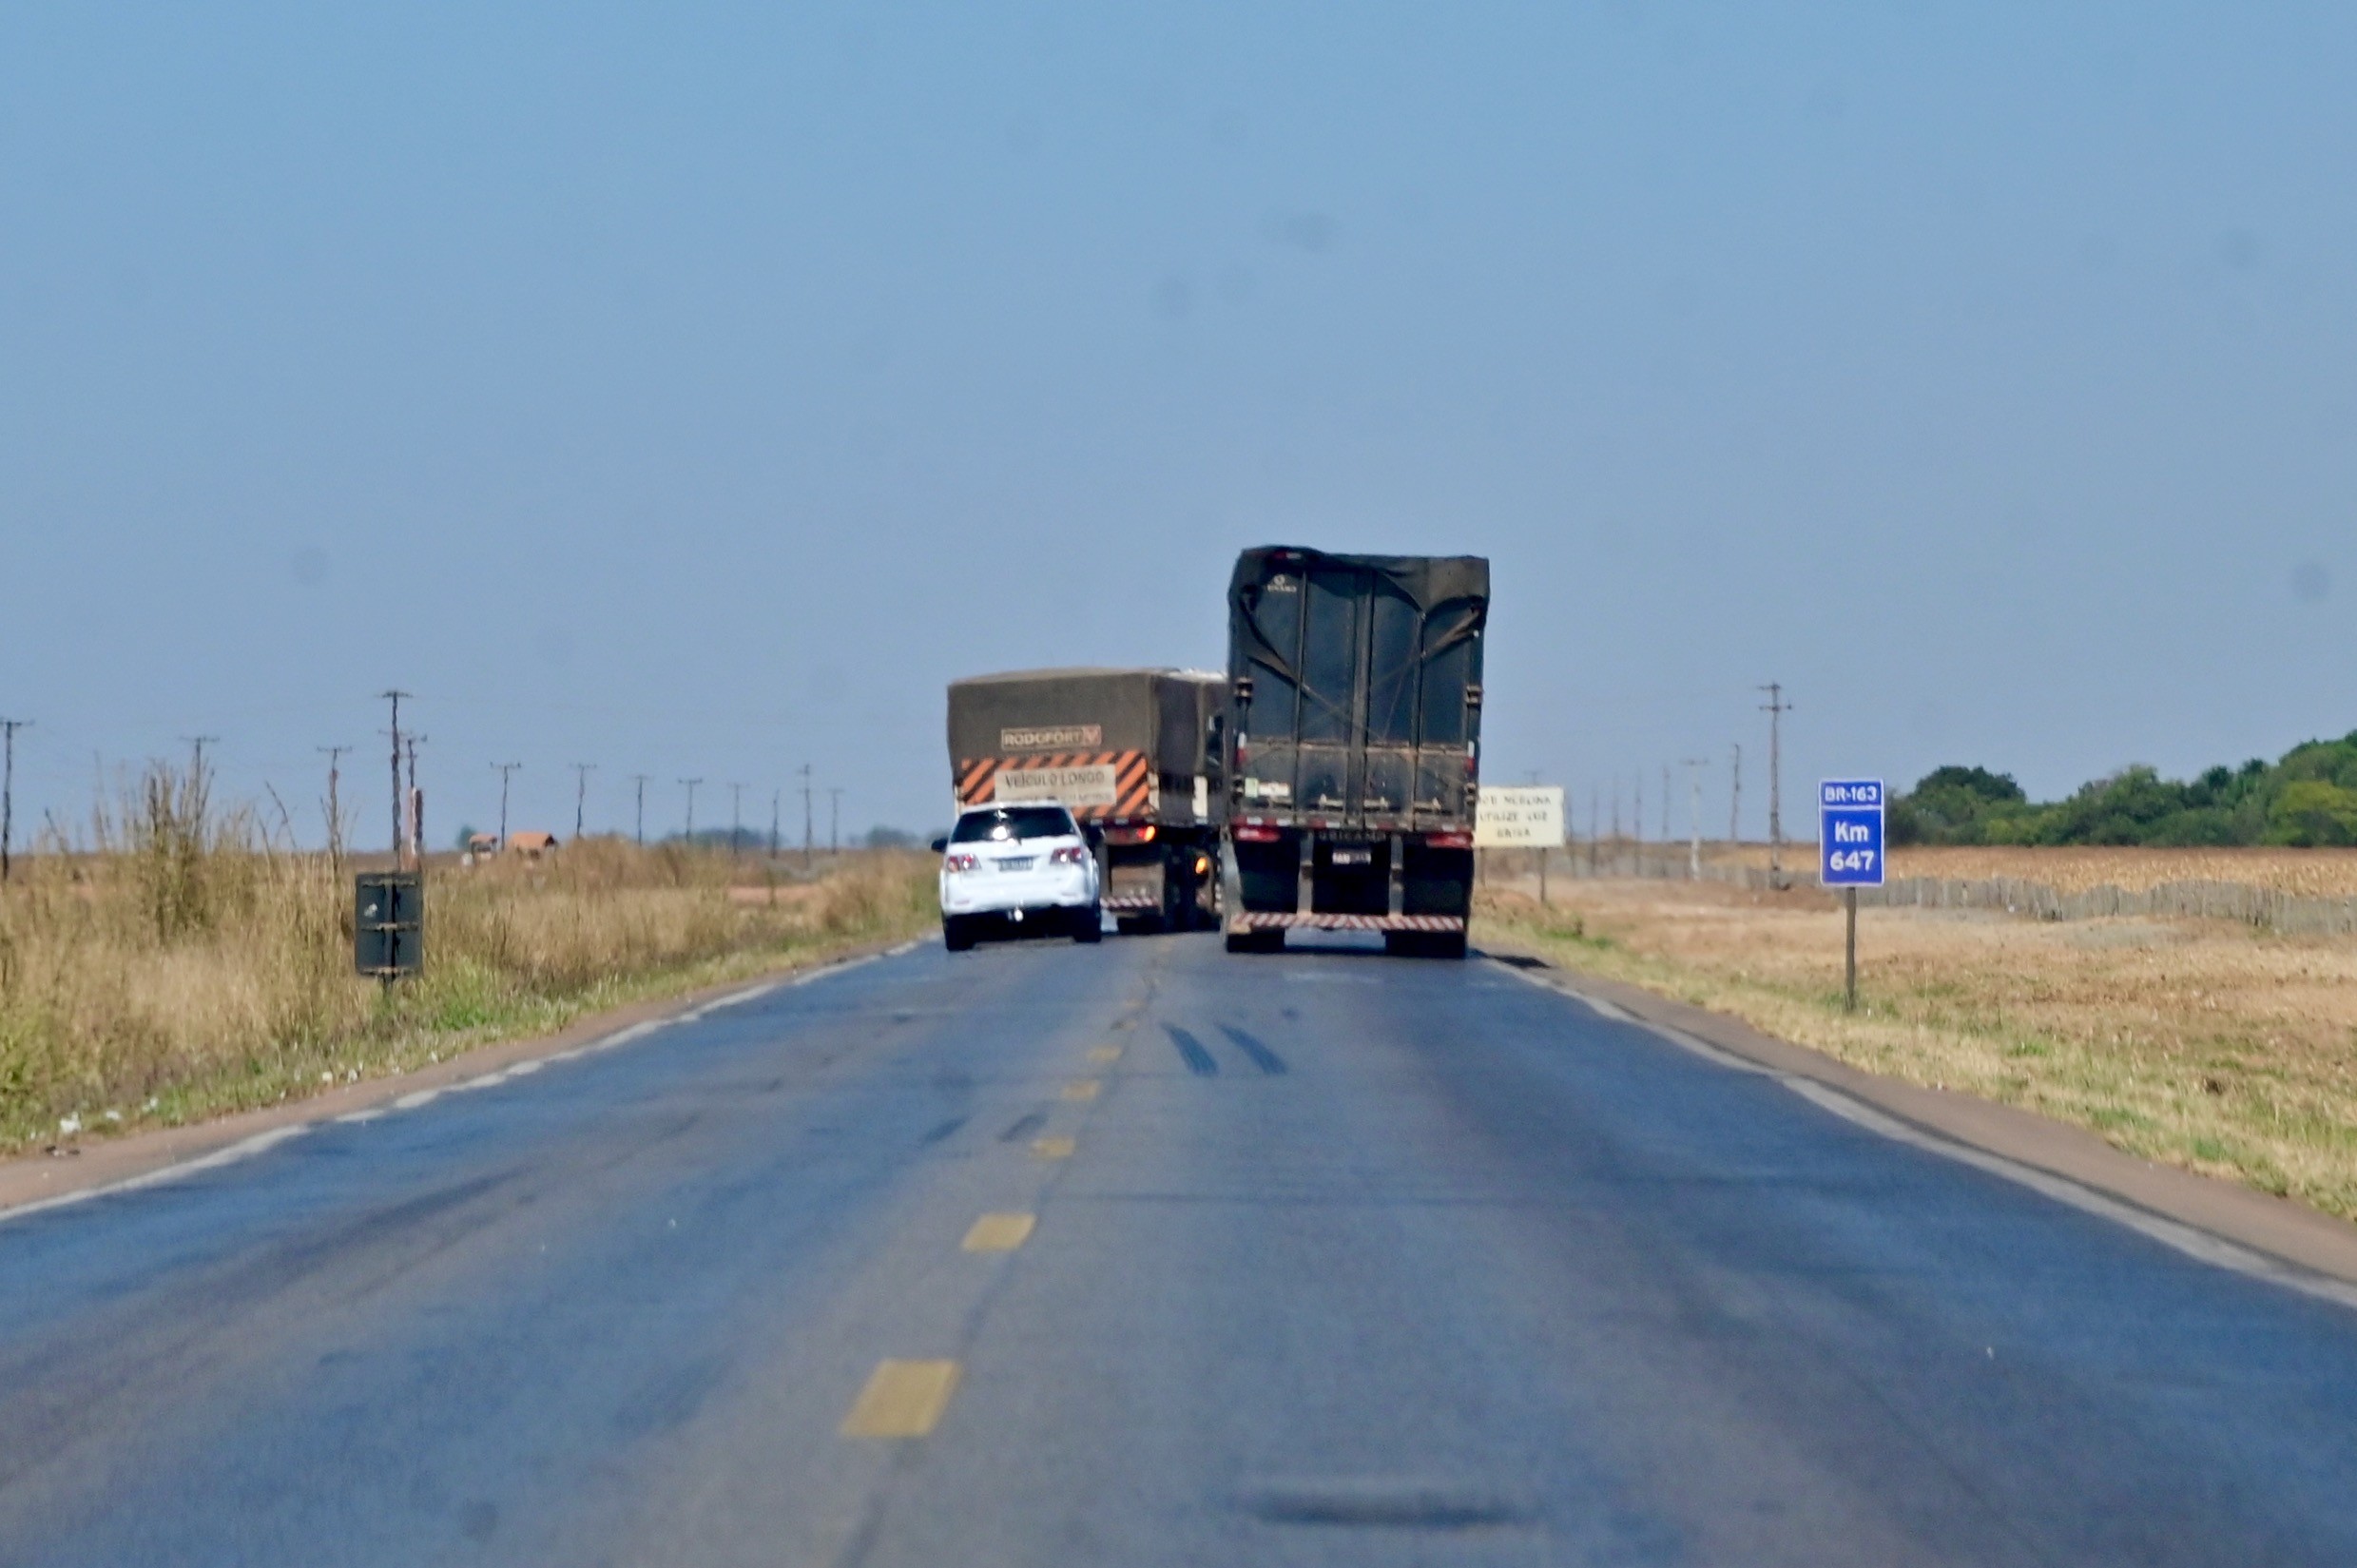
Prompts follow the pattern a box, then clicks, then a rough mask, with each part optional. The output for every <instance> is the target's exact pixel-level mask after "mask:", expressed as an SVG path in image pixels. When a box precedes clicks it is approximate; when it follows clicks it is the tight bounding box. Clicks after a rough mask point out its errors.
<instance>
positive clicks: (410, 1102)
mask: <svg viewBox="0 0 2357 1568" xmlns="http://www.w3.org/2000/svg"><path fill="white" fill-rule="evenodd" d="M917 945H918V944H917V943H916V942H913V941H912V942H903V943H902V944H901V945H900V946H898V947H895V948H891V949H888V950H886V951H885V952H882V953H866V954H862V955H860V957H859V958H845V959H843V960H841V961H840V962H839V963H830V964H825V965H822V966H821V967H820V968H817V969H813V970H811V971H810V972H809V973H808V974H804V975H795V976H791V977H788V978H783V979H776V980H770V981H767V982H766V983H764V984H761V985H754V986H747V987H746V988H745V989H744V990H743V991H735V992H731V993H729V995H727V996H725V997H721V998H720V999H719V1000H718V1001H710V1002H705V1004H704V1005H703V1006H701V1007H697V1008H692V1009H690V1010H688V1011H687V1012H685V1013H676V1014H672V1015H670V1016H666V1017H660V1018H647V1019H645V1020H644V1021H642V1022H639V1023H634V1024H630V1025H628V1027H626V1028H622V1029H617V1030H615V1031H614V1032H613V1033H612V1034H610V1035H601V1036H598V1037H597V1038H596V1039H593V1040H590V1041H589V1042H587V1043H586V1044H582V1045H576V1046H574V1047H573V1048H572V1049H570V1050H569V1051H558V1052H554V1053H552V1054H551V1055H546V1056H530V1057H527V1058H525V1059H524V1060H522V1061H519V1062H513V1063H511V1064H510V1065H508V1066H506V1067H504V1068H501V1069H500V1070H499V1071H497V1072H495V1073H486V1074H482V1075H481V1076H479V1077H473V1078H466V1079H462V1080H460V1081H459V1082H457V1083H449V1084H443V1085H441V1086H439V1087H437V1088H434V1089H418V1090H413V1091H411V1092H410V1093H409V1094H403V1095H401V1096H400V1097H398V1098H397V1099H394V1100H392V1101H389V1102H387V1103H383V1104H379V1105H373V1106H369V1107H367V1108H366V1109H364V1110H360V1111H351V1112H346V1113H344V1114H342V1115H340V1116H329V1117H325V1118H323V1119H322V1120H315V1121H299V1122H290V1123H288V1124H287V1125H286V1126H284V1127H273V1128H270V1129H269V1130H267V1131H266V1132H257V1133H255V1134H254V1135H253V1136H252V1137H248V1138H240V1139H239V1140H238V1141H237V1142H235V1143H231V1144H224V1145H222V1147H221V1148H219V1149H215V1150H213V1151H211V1152H207V1153H203V1154H199V1155H197V1156H195V1157H194V1158H192V1159H185V1160H181V1161H179V1162H177V1163H175V1164H172V1165H164V1166H158V1167H157V1168H156V1169H155V1170H153V1171H142V1172H141V1173H140V1174H138V1175H136V1176H126V1177H125V1178H123V1180H121V1181H111V1182H107V1183H105V1184H104V1185H102V1186H98V1187H86V1188H84V1189H82V1190H81V1191H78V1192H61V1193H59V1194H58V1195H57V1196H56V1197H53V1198H37V1199H35V1200H34V1201H33V1202H31V1203H20V1204H18V1205H17V1206H16V1207H15V1208H13V1209H0V1225H6V1224H8V1223H9V1222H10V1221H11V1220H21V1219H27V1218H29V1217H31V1216H32V1215H34V1214H44V1213H47V1212H48V1211H49V1210H53V1209H65V1208H68V1207H69V1206H71V1205H73V1204H77V1203H88V1202H89V1201H91V1200H92V1199H93V1198H104V1197H111V1196H113V1195H115V1194H116V1193H120V1192H136V1191H139V1190H140V1189H142V1188H145V1187H161V1186H163V1185H164V1183H166V1182H173V1181H178V1180H180V1179H181V1178H183V1177H184V1176H195V1175H202V1174H203V1172H205V1171H218V1170H220V1169H221V1168H222V1166H225V1165H235V1164H237V1163H238V1162H239V1161H240V1160H246V1159H251V1158H253V1157H254V1156H255V1155H257V1154H261V1153H266V1152H269V1151H270V1150H273V1149H276V1148H277V1147H278V1146H279V1145H280V1144H282V1143H284V1142H286V1141H287V1140H288V1139H290V1138H298V1137H300V1136H301V1135H302V1134H303V1133H305V1132H310V1131H311V1130H312V1129H313V1128H315V1127H319V1126H322V1125H325V1124H326V1123H329V1122H332V1123H335V1124H336V1125H338V1126H342V1127H359V1126H364V1125H366V1124H367V1123H369V1122H373V1121H377V1120H380V1119H381V1118H383V1117H385V1116H388V1115H390V1114H392V1113H395V1112H398V1111H415V1110H417V1109H419V1108H420V1107H422V1106H427V1105H431V1104H433V1103H434V1102H435V1100H437V1099H440V1098H441V1097H442V1096H443V1095H444V1094H459V1093H463V1092H464V1091H466V1090H469V1089H489V1088H491V1087H493V1085H495V1084H502V1083H505V1082H507V1081H508V1080H509V1079H511V1078H521V1077H525V1076H528V1075H529V1074H533V1073H537V1072H539V1071H540V1070H541V1069H542V1068H544V1067H548V1066H551V1065H552V1064H554V1063H557V1062H567V1061H571V1060H573V1059H575V1058H576V1057H580V1056H588V1055H595V1054H597V1053H598V1052H602V1051H611V1050H613V1049H614V1048H615V1047H616V1046H622V1045H628V1044H629V1043H630V1042H631V1041H633V1040H642V1039H645V1038H646V1037H647V1036H649V1035H651V1034H653V1033H655V1031H657V1030H659V1029H667V1028H669V1027H670V1026H671V1025H673V1024H675V1023H693V1022H695V1021H696V1020H697V1019H698V1018H701V1017H703V1016H705V1014H707V1013H710V1012H713V1011H714V1010H716V1009H719V1008H723V1007H735V1006H737V1005H739V1004H740V1003H744V1002H749V1001H752V1000H754V999H756V998H757V997H766V996H768V995H769V994H770V993H771V992H774V991H782V990H784V989H786V988H788V987H790V986H798V985H808V984H810V983H811V982H812V981H814V980H822V979H826V978H830V977H832V976H836V975H840V974H843V973H845V972H846V971H849V970H853V969H857V968H859V967H860V965H861V964H866V963H874V962H875V961H876V960H877V959H878V958H898V957H899V956H900V955H902V954H904V953H907V952H910V951H911V950H913V949H914V948H916V946H917Z"/></svg>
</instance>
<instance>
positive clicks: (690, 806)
mask: <svg viewBox="0 0 2357 1568" xmlns="http://www.w3.org/2000/svg"><path fill="white" fill-rule="evenodd" d="M703 782H704V781H703V780H702V779H682V780H680V783H681V784H686V786H687V847H688V848H690V849H693V848H695V847H696V785H698V784H702V783H703Z"/></svg>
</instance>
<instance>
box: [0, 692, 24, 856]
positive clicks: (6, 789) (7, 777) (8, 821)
mask: <svg viewBox="0 0 2357 1568" xmlns="http://www.w3.org/2000/svg"><path fill="white" fill-rule="evenodd" d="M31 724H32V721H31V720H30V719H0V750H5V752H6V754H7V761H6V762H0V882H4V881H8V880H9V841H10V836H11V835H13V834H14V833H15V831H16V732H17V731H18V730H20V729H24V728H27V727H29V726H30V725H31Z"/></svg>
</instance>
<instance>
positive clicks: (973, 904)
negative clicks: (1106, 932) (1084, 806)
mask: <svg viewBox="0 0 2357 1568" xmlns="http://www.w3.org/2000/svg"><path fill="white" fill-rule="evenodd" d="M939 848H940V850H941V942H942V945H943V946H945V947H947V948H948V949H949V950H950V951H951V952H953V953H962V952H964V951H965V950H966V949H967V948H969V947H972V946H973V945H974V944H975V941H976V939H977V938H979V937H981V936H983V935H984V934H986V933H987V934H989V935H994V936H1010V937H1016V936H1022V935H1024V934H1025V933H1026V932H1027V931H1032V930H1037V931H1041V932H1060V933H1063V934H1066V935H1069V936H1070V937H1071V938H1072V940H1074V941H1076V942H1092V941H1095V940H1097V939H1098V938H1099V937H1100V936H1101V935H1102V934H1103V929H1104V928H1103V926H1102V924H1101V918H1102V917H1101V906H1100V904H1099V902H1098V886H1097V867H1096V856H1095V855H1094V854H1093V853H1092V852H1091V851H1090V848H1089V841H1088V840H1086V839H1084V838H1082V837H1081V836H1080V826H1079V824H1078V823H1074V822H1073V821H1072V813H1071V812H1069V811H1067V810H1065V809H1064V807H1062V806H1061V805H1058V804H1056V803H1054V802H1053V801H1036V802H1025V803H1021V804H1009V805H976V806H969V807H967V808H966V809H965V810H963V811H961V812H959V813H958V814H957V825H956V827H955V828H953V829H952V830H951V832H950V836H949V837H948V838H947V839H944V840H942V841H941V842H940V844H939Z"/></svg>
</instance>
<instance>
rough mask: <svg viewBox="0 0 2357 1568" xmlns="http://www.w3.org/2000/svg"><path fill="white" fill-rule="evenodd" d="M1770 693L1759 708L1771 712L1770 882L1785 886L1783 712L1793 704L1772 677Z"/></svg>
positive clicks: (1769, 772) (1782, 687) (1769, 713)
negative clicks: (1785, 697) (1786, 698)
mask: <svg viewBox="0 0 2357 1568" xmlns="http://www.w3.org/2000/svg"><path fill="white" fill-rule="evenodd" d="M1760 689H1761V690H1762V691H1765V692H1767V693H1768V701H1766V702H1765V703H1762V704H1761V705H1760V711H1761V712H1763V713H1765V714H1767V715H1768V886H1770V887H1774V888H1781V887H1783V886H1784V716H1785V715H1786V714H1787V713H1789V712H1791V711H1792V705H1791V704H1790V703H1787V702H1786V701H1785V700H1784V683H1782V682H1781V681H1770V682H1768V684H1767V685H1766V686H1764V687H1760Z"/></svg>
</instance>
